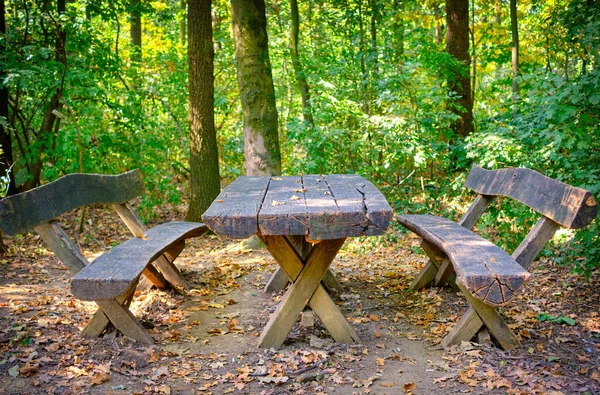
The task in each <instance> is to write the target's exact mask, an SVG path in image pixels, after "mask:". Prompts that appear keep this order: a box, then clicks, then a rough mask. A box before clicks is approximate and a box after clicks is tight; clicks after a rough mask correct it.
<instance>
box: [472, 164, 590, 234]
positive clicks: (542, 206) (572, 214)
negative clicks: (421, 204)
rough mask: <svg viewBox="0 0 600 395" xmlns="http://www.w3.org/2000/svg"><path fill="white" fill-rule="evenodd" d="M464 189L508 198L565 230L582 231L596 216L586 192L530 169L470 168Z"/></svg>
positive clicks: (475, 166)
mask: <svg viewBox="0 0 600 395" xmlns="http://www.w3.org/2000/svg"><path fill="white" fill-rule="evenodd" d="M465 186H466V187H467V188H470V189H472V190H473V191H475V192H477V193H478V194H480V195H491V196H506V197H510V198H512V199H514V200H516V201H519V202H521V203H523V204H525V205H527V206H528V207H530V208H532V209H533V210H535V211H537V212H538V213H540V214H542V215H543V216H545V217H548V218H550V219H551V220H553V221H555V222H557V223H559V224H561V225H562V226H563V227H565V228H569V229H577V228H583V227H584V226H586V225H588V224H589V223H590V222H592V221H593V220H594V218H595V217H596V213H597V212H598V203H597V202H596V200H595V199H594V197H593V196H592V195H591V194H590V192H589V191H586V190H585V189H582V188H577V187H572V186H570V185H567V184H565V183H562V182H560V181H556V180H554V179H552V178H549V177H546V176H544V175H542V174H540V173H538V172H537V171H534V170H530V169H524V168H508V169H500V170H485V169H482V168H481V167H479V166H477V165H473V168H472V169H471V172H470V173H469V176H468V177H467V181H466V183H465Z"/></svg>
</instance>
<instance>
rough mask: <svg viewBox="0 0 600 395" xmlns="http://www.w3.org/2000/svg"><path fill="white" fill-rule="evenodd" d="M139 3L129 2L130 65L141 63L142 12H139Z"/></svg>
mask: <svg viewBox="0 0 600 395" xmlns="http://www.w3.org/2000/svg"><path fill="white" fill-rule="evenodd" d="M141 6H142V4H141V1H140V0H131V3H130V7H131V14H130V23H131V25H130V29H129V34H130V36H131V63H132V65H139V64H140V63H141V62H142V12H141V9H140V8H141Z"/></svg>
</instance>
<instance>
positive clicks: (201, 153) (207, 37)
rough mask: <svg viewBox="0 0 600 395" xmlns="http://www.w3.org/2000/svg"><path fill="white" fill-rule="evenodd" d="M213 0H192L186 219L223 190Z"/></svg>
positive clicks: (192, 218)
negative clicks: (218, 138) (216, 98)
mask: <svg viewBox="0 0 600 395" xmlns="http://www.w3.org/2000/svg"><path fill="white" fill-rule="evenodd" d="M210 11H211V0H189V7H188V14H187V17H188V40H189V42H188V66H189V106H190V195H191V196H190V206H189V209H188V213H187V216H186V219H187V220H188V221H200V220H201V216H202V214H203V213H204V211H206V209H208V206H210V204H211V203H212V201H213V200H214V199H215V198H216V197H217V195H218V194H219V192H220V178H219V154H218V147H217V133H216V130H215V117H214V56H215V54H214V48H213V39H212V16H211V12H210Z"/></svg>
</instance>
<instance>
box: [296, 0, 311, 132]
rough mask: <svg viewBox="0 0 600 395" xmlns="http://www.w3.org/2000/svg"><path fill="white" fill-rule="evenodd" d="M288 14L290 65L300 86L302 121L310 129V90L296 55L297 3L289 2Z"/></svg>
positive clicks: (298, 27)
mask: <svg viewBox="0 0 600 395" xmlns="http://www.w3.org/2000/svg"><path fill="white" fill-rule="evenodd" d="M290 12H291V16H292V26H291V30H290V53H291V55H292V65H293V66H294V73H295V74H296V82H297V83H298V85H299V86H300V95H301V96H302V114H303V116H304V120H305V121H306V122H307V123H308V124H309V125H310V126H311V127H312V126H314V121H313V117H312V109H311V106H310V90H309V88H308V82H307V81H306V76H305V75H304V70H303V68H302V63H300V56H299V55H298V36H299V33H300V13H299V12H298V1H297V0H290Z"/></svg>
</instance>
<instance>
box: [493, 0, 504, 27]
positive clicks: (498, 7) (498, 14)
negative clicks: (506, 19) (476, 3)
mask: <svg viewBox="0 0 600 395" xmlns="http://www.w3.org/2000/svg"><path fill="white" fill-rule="evenodd" d="M495 8H496V12H495V16H494V18H495V19H496V23H497V24H498V25H501V24H502V12H501V11H502V0H496V3H495Z"/></svg>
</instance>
